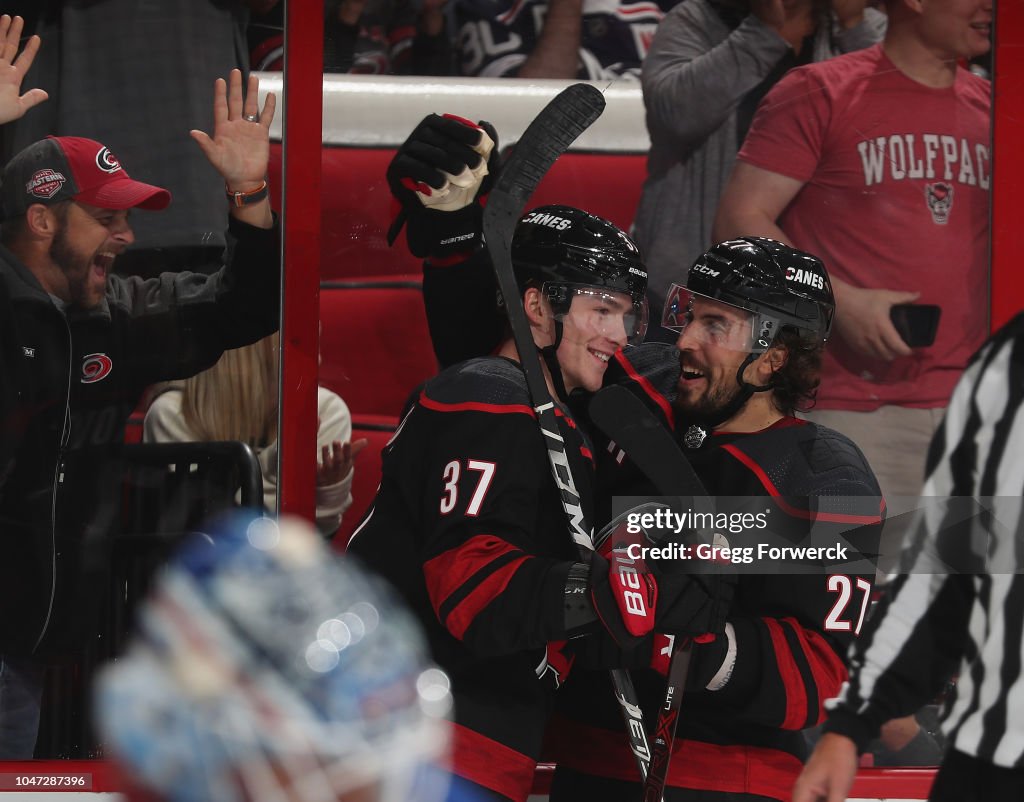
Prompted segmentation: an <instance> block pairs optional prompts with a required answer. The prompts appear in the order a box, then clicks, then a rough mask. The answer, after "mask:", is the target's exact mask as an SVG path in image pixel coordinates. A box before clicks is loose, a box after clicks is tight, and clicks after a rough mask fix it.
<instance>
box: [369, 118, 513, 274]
mask: <svg viewBox="0 0 1024 802" xmlns="http://www.w3.org/2000/svg"><path fill="white" fill-rule="evenodd" d="M498 167H499V159H498V134H497V132H496V131H495V130H494V126H492V125H491V124H490V123H487V122H482V121H481V122H480V123H479V124H477V123H472V122H470V121H469V120H464V119H462V118H461V117H455V116H453V115H450V114H446V115H444V116H443V117H442V116H440V115H437V114H430V115H428V116H427V117H425V118H423V120H422V121H421V122H420V124H419V125H417V126H416V128H415V129H413V132H412V133H411V134H409V138H408V139H406V140H405V142H404V143H402V146H401V147H400V148H399V149H398V152H397V153H396V154H395V157H394V158H393V159H392V160H391V164H389V165H388V170H387V178H388V186H389V187H390V188H391V194H392V195H394V197H395V199H396V200H397V201H398V202H399V203H400V204H401V207H402V208H401V211H400V212H399V213H398V216H397V217H396V218H395V221H394V223H392V224H391V228H390V229H388V244H389V245H391V244H393V243H394V241H395V238H396V237H397V236H398V232H399V231H401V230H402V225H403V223H404V224H405V236H406V241H407V242H408V243H409V250H410V252H411V253H412V254H413V256H418V257H419V258H421V259H424V258H427V257H429V258H431V259H435V260H437V259H444V258H446V257H450V256H453V255H456V254H460V253H472V251H474V250H475V249H476V247H477V246H478V245H479V244H480V242H481V239H482V237H481V235H482V233H483V206H482V205H481V200H482V198H483V197H484V196H485V195H486V194H487V192H488V191H489V190H490V188H491V186H492V185H493V183H494V180H495V177H496V175H497V172H498Z"/></svg>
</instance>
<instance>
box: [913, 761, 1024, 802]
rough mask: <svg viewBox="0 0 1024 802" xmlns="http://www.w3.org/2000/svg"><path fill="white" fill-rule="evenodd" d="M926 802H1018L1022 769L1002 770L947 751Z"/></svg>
mask: <svg viewBox="0 0 1024 802" xmlns="http://www.w3.org/2000/svg"><path fill="white" fill-rule="evenodd" d="M928 799H929V802H1020V800H1024V769H1006V768H1003V767H1002V766H995V765H993V764H991V763H989V762H987V761H984V760H979V759H978V758H976V757H971V756H970V755H965V754H964V753H963V752H957V751H950V752H949V753H948V754H947V755H946V758H945V759H944V760H943V761H942V766H941V767H940V768H939V773H938V774H937V775H936V777H935V784H934V785H933V786H932V792H931V794H929V796H928Z"/></svg>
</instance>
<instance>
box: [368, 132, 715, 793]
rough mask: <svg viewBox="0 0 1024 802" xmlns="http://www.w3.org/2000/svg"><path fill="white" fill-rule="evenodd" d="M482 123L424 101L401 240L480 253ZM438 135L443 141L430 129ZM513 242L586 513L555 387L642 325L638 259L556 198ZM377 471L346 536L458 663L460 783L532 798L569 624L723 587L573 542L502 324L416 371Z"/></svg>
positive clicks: (698, 606) (695, 606)
mask: <svg viewBox="0 0 1024 802" xmlns="http://www.w3.org/2000/svg"><path fill="white" fill-rule="evenodd" d="M485 128H486V126H476V125H473V124H470V123H467V122H465V121H459V120H456V119H453V118H442V117H437V116H432V117H430V118H428V119H427V120H425V121H424V122H423V123H422V124H421V126H420V128H418V129H417V134H416V137H415V138H414V139H415V141H414V142H413V144H414V145H415V147H411V146H410V147H403V148H402V149H400V150H399V152H398V154H397V155H396V157H395V159H394V161H393V162H392V165H391V167H390V168H389V179H390V183H391V186H392V189H393V191H394V192H395V194H396V197H398V198H399V199H400V200H401V201H402V203H403V215H402V216H403V218H404V222H405V224H406V226H407V237H408V240H409V243H410V246H411V247H412V249H413V250H414V252H419V253H420V254H421V255H423V256H428V257H430V258H431V259H436V260H437V261H438V263H443V262H445V261H446V260H448V261H457V260H458V259H459V258H460V255H461V256H462V257H465V256H468V257H469V258H480V255H479V251H478V249H477V248H476V245H477V244H478V241H479V240H478V237H479V234H478V230H479V220H480V217H479V207H478V206H477V204H476V203H475V197H476V195H477V193H478V192H479V191H480V188H481V184H482V183H484V182H483V181H481V178H482V176H484V175H485V174H486V170H487V155H488V154H489V153H490V152H491V148H492V137H490V136H489V135H488V134H487V132H486V130H485ZM444 143H447V145H448V146H449V150H450V151H454V155H450V157H449V156H446V155H445V154H446V151H445V150H443V149H442V148H440V147H437V146H438V145H441V144H444ZM439 161H440V162H441V166H439V167H438V166H436V165H438V163H439ZM463 167H464V168H465V171H463V170H462V169H461V168H463ZM474 171H475V174H474ZM462 185H468V186H469V187H470V188H471V189H470V190H468V191H464V190H463V189H462ZM460 194H462V196H463V197H462V200H461V204H462V205H461V210H460V206H459V204H460V200H459V196H460ZM444 206H448V207H449V208H450V210H449V211H440V210H439V209H440V208H443V207H444ZM467 234H468V236H466V235H467ZM512 260H513V264H514V268H515V273H516V280H517V285H518V288H519V291H520V293H521V297H519V298H514V299H511V298H510V299H507V301H508V302H509V303H521V304H522V305H523V307H524V311H525V314H526V317H527V319H528V321H529V325H530V329H531V333H532V336H533V340H534V343H535V344H536V347H537V348H538V349H540V350H541V351H542V353H543V354H544V356H545V360H544V363H545V367H544V370H545V374H546V375H545V380H546V382H547V386H548V390H549V392H550V394H551V397H552V399H554V401H555V404H556V406H557V408H558V422H559V426H560V434H561V436H562V437H563V438H564V442H565V452H566V455H567V457H568V460H569V463H570V466H571V472H572V477H573V480H574V484H575V490H576V493H577V496H578V499H577V500H578V503H579V506H580V507H581V508H582V510H583V512H584V514H585V516H586V517H587V518H588V519H591V520H592V514H593V487H592V479H593V459H594V458H593V454H592V449H591V446H590V442H589V440H588V438H587V436H586V434H585V433H584V432H583V431H582V429H581V428H580V427H579V426H578V425H577V424H576V422H575V420H574V419H573V417H572V415H571V413H570V412H569V411H568V408H567V407H566V406H565V405H564V402H565V400H566V398H567V397H568V394H569V393H571V392H573V391H574V390H584V391H591V392H592V391H595V390H597V389H598V388H599V387H600V386H601V383H602V381H603V379H604V374H605V371H606V370H607V368H608V363H609V360H610V359H611V358H612V356H613V355H614V354H615V352H616V351H618V350H619V349H621V348H622V347H623V346H625V345H626V343H627V342H629V341H636V340H637V339H638V338H639V337H641V336H642V334H643V330H644V324H645V315H644V312H645V310H644V307H643V298H644V290H645V288H646V278H647V273H646V270H645V269H644V266H643V262H642V261H641V259H640V255H639V252H638V251H637V248H636V246H635V245H634V244H633V242H632V240H630V238H629V237H628V236H626V235H625V234H624V233H623V232H622V231H620V230H619V229H617V228H616V227H615V226H613V225H612V224H611V223H608V222H607V221H605V220H602V219H600V218H597V217H594V216H592V215H589V214H587V213H586V212H583V211H580V210H579V209H574V208H570V207H564V206H549V207H542V208H540V209H536V210H534V211H533V212H531V213H529V214H527V215H526V216H525V217H523V219H522V220H521V221H520V223H519V224H518V226H517V228H516V231H515V236H514V238H513V242H512ZM482 269H483V268H482ZM451 301H452V302H453V303H458V298H457V297H454V298H452V299H451ZM382 470H383V476H382V480H381V485H380V488H379V490H378V492H377V496H376V499H375V500H374V503H373V505H372V507H371V509H370V510H369V512H368V513H367V515H366V517H365V519H364V520H363V522H362V523H361V525H360V526H359V527H358V528H357V530H356V532H355V534H354V535H353V539H352V541H351V543H350V546H349V550H350V551H351V552H352V553H355V554H356V555H358V556H359V557H361V558H362V559H363V560H364V561H365V562H366V563H367V564H368V565H369V566H370V567H371V568H373V569H374V570H376V571H377V572H379V573H380V574H381V575H383V576H384V577H385V578H386V579H388V580H390V581H391V582H392V584H394V585H395V587H397V588H398V589H399V590H400V591H401V592H402V593H403V594H404V596H405V598H406V600H407V601H408V603H409V604H410V606H411V608H412V609H413V610H414V611H415V612H416V613H417V614H418V615H419V616H420V619H421V620H422V621H423V624H424V627H425V629H426V632H427V636H428V639H429V641H430V644H431V647H432V650H433V656H434V659H435V660H436V661H437V662H438V664H439V665H440V666H441V667H442V668H444V669H445V670H446V671H447V672H448V675H449V676H450V677H451V682H452V695H453V699H454V703H455V715H454V739H453V757H452V767H451V771H452V775H453V778H452V779H453V789H454V790H453V794H458V793H466V792H467V790H468V792H470V793H471V794H473V795H475V797H476V798H479V799H493V800H525V799H526V797H527V796H528V794H529V791H530V787H531V785H532V782H533V775H534V771H535V767H536V762H537V759H538V756H539V754H540V747H541V741H542V738H543V733H544V728H545V724H546V721H547V718H548V714H549V712H550V709H551V706H552V696H553V693H554V691H555V689H556V688H557V686H558V684H560V682H561V681H562V679H564V676H565V674H566V673H567V672H568V669H569V667H570V665H571V662H572V655H571V652H570V650H569V649H568V648H567V647H566V645H565V641H566V640H567V639H569V638H572V637H574V636H577V635H581V634H584V633H592V634H593V637H594V638H599V639H604V638H611V639H613V640H614V642H615V643H616V644H622V645H631V644H633V643H636V642H639V641H640V640H641V639H642V638H644V637H645V636H648V635H649V634H650V633H651V632H652V631H653V629H654V628H655V627H657V629H658V630H659V631H668V632H673V633H677V634H680V635H691V634H698V633H703V632H716V631H720V630H721V627H722V624H723V621H724V616H725V614H726V612H727V610H728V605H729V601H730V598H731V585H730V583H729V581H728V580H723V579H722V578H721V576H716V575H708V576H690V575H685V574H683V573H681V572H677V573H673V572H671V571H668V570H665V569H664V568H663V567H660V566H651V567H645V566H644V565H643V564H642V562H641V563H640V564H639V565H638V566H637V568H638V571H639V574H638V576H639V578H640V583H639V584H638V585H636V586H634V588H632V589H631V588H630V587H629V586H628V584H627V581H626V580H624V579H623V573H622V572H620V570H619V566H618V565H617V563H616V560H617V559H618V558H617V557H616V556H615V554H608V555H606V556H603V555H600V554H594V555H592V556H591V558H590V559H589V561H588V562H581V561H580V558H579V556H578V553H577V551H576V548H575V546H574V545H573V543H572V540H571V538H570V536H569V526H568V522H567V519H566V517H565V513H564V511H563V508H562V503H561V495H560V490H559V488H558V487H557V486H556V484H555V481H554V479H553V477H552V474H551V469H550V466H549V464H548V459H547V451H546V447H545V443H544V438H543V436H542V434H541V431H540V429H539V427H538V424H537V421H536V419H535V413H534V411H533V408H532V405H531V402H530V397H529V394H528V391H527V386H526V381H525V376H524V374H523V371H522V368H521V367H520V364H519V361H518V356H517V351H516V347H515V343H514V341H513V339H512V338H511V336H509V335H506V336H504V337H503V338H502V341H501V344H500V345H499V347H498V350H497V352H496V353H495V354H494V355H493V356H488V357H483V358H478V359H473V360H470V361H467V362H463V363H460V364H457V365H455V366H453V367H451V368H449V369H448V370H446V371H444V372H442V373H441V374H440V375H439V376H437V377H435V378H434V379H432V380H431V381H429V382H427V384H426V385H425V386H424V388H423V390H422V392H421V393H420V395H419V397H418V398H417V400H416V401H415V403H413V404H412V407H411V409H410V410H409V411H408V412H407V413H406V414H405V416H404V418H403V420H402V423H401V425H400V426H399V429H398V431H397V432H396V434H395V436H394V438H393V439H392V440H391V442H390V443H389V444H388V446H387V447H386V449H385V451H384V455H383V469H382ZM561 492H565V491H561ZM636 587H639V588H640V589H641V593H637V592H636V589H635V588H636Z"/></svg>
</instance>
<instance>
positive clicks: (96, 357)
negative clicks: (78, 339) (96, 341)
mask: <svg viewBox="0 0 1024 802" xmlns="http://www.w3.org/2000/svg"><path fill="white" fill-rule="evenodd" d="M113 368H114V363H113V362H112V361H111V359H110V357H109V356H107V355H106V354H87V355H86V356H85V357H84V358H83V359H82V384H94V383H95V382H98V381H101V380H102V379H105V378H107V376H109V375H110V371H111V370H113Z"/></svg>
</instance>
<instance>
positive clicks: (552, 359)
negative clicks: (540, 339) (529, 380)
mask: <svg viewBox="0 0 1024 802" xmlns="http://www.w3.org/2000/svg"><path fill="white" fill-rule="evenodd" d="M561 343H562V321H560V320H558V318H555V341H554V342H553V343H552V344H551V345H545V346H544V347H543V348H538V349H537V352H538V353H539V354H540V355H541V357H542V358H543V359H544V364H546V365H547V366H548V373H550V374H551V384H552V386H553V387H554V389H555V394H556V395H557V396H558V398H559V400H560V401H563V402H564V401H567V400H568V399H569V393H568V392H567V391H566V389H565V379H564V378H563V377H562V366H561V365H560V364H559V362H558V346H559V345H561Z"/></svg>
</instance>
